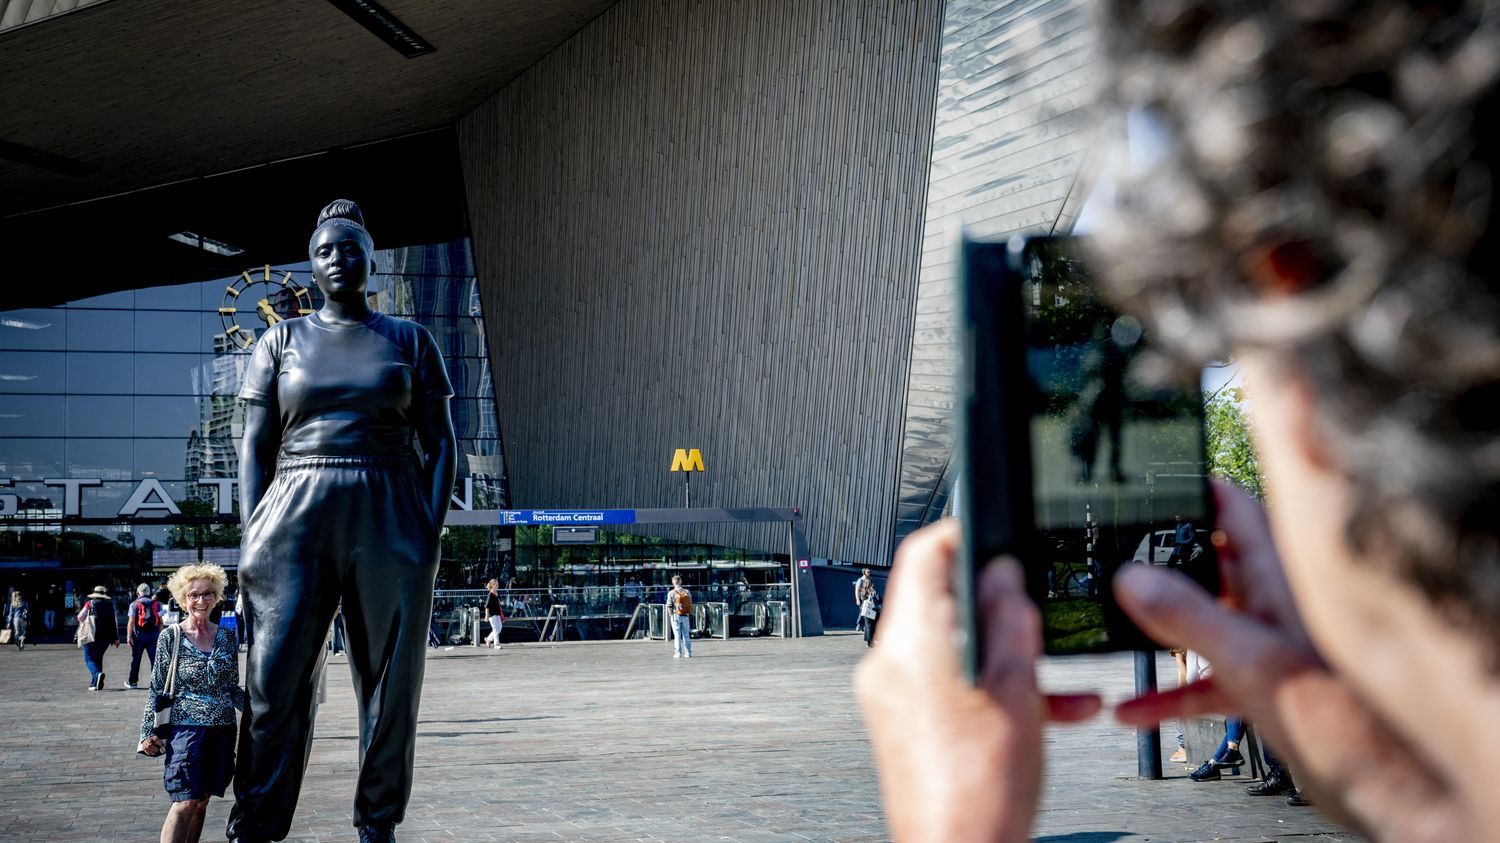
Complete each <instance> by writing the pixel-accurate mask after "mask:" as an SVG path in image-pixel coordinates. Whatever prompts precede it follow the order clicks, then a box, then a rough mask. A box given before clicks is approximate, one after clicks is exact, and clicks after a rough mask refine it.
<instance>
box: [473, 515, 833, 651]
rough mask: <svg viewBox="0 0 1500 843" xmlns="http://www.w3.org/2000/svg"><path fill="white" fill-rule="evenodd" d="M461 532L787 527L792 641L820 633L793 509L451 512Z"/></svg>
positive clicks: (818, 614) (797, 517)
mask: <svg viewBox="0 0 1500 843" xmlns="http://www.w3.org/2000/svg"><path fill="white" fill-rule="evenodd" d="M444 523H445V524H448V525H450V526H455V527H458V526H464V527H469V526H473V527H495V526H506V527H521V526H547V527H582V526H590V525H620V524H726V523H738V524H785V525H786V528H787V550H788V560H789V563H788V564H789V565H790V566H791V569H792V570H791V571H789V572H788V576H787V581H788V582H790V583H791V586H792V637H794V638H801V637H803V636H806V635H822V634H823V616H822V614H821V612H819V610H818V592H817V587H816V586H815V585H814V584H813V577H812V571H811V569H810V568H809V557H808V550H807V537H806V536H805V535H804V534H803V532H802V513H801V511H799V510H798V509H797V508H795V507H791V508H779V507H741V508H736V509H718V508H713V507H692V508H684V509H470V510H450V511H449V512H448V517H447V519H446V520H445V521H444Z"/></svg>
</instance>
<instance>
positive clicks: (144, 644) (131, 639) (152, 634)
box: [125, 583, 162, 691]
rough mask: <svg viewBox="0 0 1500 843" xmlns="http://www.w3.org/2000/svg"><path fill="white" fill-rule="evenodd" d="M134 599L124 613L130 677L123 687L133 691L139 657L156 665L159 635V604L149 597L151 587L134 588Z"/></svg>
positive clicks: (136, 678) (137, 686) (139, 667)
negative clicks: (148, 659)
mask: <svg viewBox="0 0 1500 843" xmlns="http://www.w3.org/2000/svg"><path fill="white" fill-rule="evenodd" d="M135 593H136V598H135V600H134V601H132V602H131V604H130V609H129V610H128V611H126V613H125V643H126V645H128V646H129V647H130V677H129V678H127V679H126V680H125V687H126V688H127V689H129V690H132V691H133V690H135V689H137V688H139V687H140V685H138V684H136V683H137V682H139V681H140V678H141V656H142V655H145V656H148V657H149V658H150V659H151V664H153V665H154V664H156V640H157V637H158V636H160V635H161V627H162V623H161V603H160V602H158V601H157V600H156V598H154V597H152V596H151V586H149V585H146V584H145V583H141V584H140V585H138V586H136V587H135Z"/></svg>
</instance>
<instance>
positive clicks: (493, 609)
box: [484, 580, 505, 650]
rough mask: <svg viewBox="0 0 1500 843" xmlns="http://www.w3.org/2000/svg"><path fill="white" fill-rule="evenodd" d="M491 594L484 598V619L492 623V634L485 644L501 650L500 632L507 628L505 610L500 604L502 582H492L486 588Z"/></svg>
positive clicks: (486, 638) (487, 637)
mask: <svg viewBox="0 0 1500 843" xmlns="http://www.w3.org/2000/svg"><path fill="white" fill-rule="evenodd" d="M485 587H486V588H487V589H489V594H486V595H485V598H484V617H485V620H487V621H489V622H490V634H489V635H488V636H486V637H485V639H484V640H485V643H487V644H489V645H490V647H491V648H493V649H496V650H498V649H500V631H501V630H502V629H503V628H504V627H505V608H504V606H502V605H501V602H500V581H499V580H490V581H489V584H488V585H487V586H485Z"/></svg>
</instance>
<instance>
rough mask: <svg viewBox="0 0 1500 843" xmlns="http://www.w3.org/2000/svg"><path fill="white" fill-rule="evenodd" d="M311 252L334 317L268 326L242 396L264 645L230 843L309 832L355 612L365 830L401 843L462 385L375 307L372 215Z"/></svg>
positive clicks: (254, 659)
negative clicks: (324, 685)
mask: <svg viewBox="0 0 1500 843" xmlns="http://www.w3.org/2000/svg"><path fill="white" fill-rule="evenodd" d="M308 255H309V258H310V259H311V261H312V274H313V279H314V280H315V281H316V282H317V285H318V289H319V290H321V291H322V293H323V299H324V304H323V307H322V309H320V310H319V311H318V312H316V313H314V314H312V315H310V316H307V317H304V318H301V319H289V320H286V321H284V322H279V323H277V324H275V325H273V326H271V327H270V328H269V329H267V330H266V331H265V333H264V334H263V335H262V336H261V337H260V339H259V340H258V341H257V342H256V345H255V352H254V355H253V357H252V359H251V363H250V366H249V368H248V369H247V370H246V372H245V378H244V383H243V386H242V388H241V389H240V398H242V399H244V400H245V402H246V408H245V434H244V439H243V442H242V444H241V447H240V514H241V520H242V522H243V524H244V528H245V532H244V539H243V544H242V551H241V558H240V568H239V576H240V585H241V588H242V589H243V593H244V600H245V613H246V616H247V618H248V621H249V625H250V634H251V636H252V637H251V641H250V650H249V656H248V663H247V669H246V690H247V691H248V695H247V700H246V707H245V713H244V717H243V720H242V722H241V725H240V740H239V763H238V766H237V769H236V772H235V780H234V792H235V803H234V808H233V810H232V811H231V812H230V815H229V826H228V835H229V837H230V839H232V840H281V839H283V838H285V837H286V835H287V833H288V832H289V830H290V828H291V822H292V815H293V813H294V812H295V810H296V807H297V796H298V793H299V791H300V790H301V787H302V776H303V772H304V770H305V768H306V765H307V758H308V753H309V750H310V748H311V742H312V727H313V714H314V711H315V710H316V705H315V703H316V698H315V694H316V689H315V687H314V683H315V677H316V676H317V673H318V669H319V667H320V666H321V664H322V660H323V656H324V653H325V652H326V650H325V648H324V641H325V638H326V636H327V634H328V628H329V624H330V623H331V621H332V619H333V616H334V611H335V609H336V608H337V607H338V606H339V602H340V600H342V601H343V616H344V624H345V630H346V633H347V643H348V658H349V669H350V673H351V674H352V675H353V679H354V692H355V697H356V699H357V700H358V705H359V724H360V734H359V746H360V772H359V781H358V785H357V787H356V790H355V797H354V824H355V826H356V827H358V828H359V833H360V840H362V841H364V840H372V841H378V840H392V839H394V827H395V825H396V824H397V823H399V822H401V820H402V818H403V816H404V814H405V810H406V803H407V800H408V799H409V798H410V796H411V785H412V759H413V745H414V743H415V740H416V728H417V709H418V706H419V704H420V701H421V692H422V674H423V670H424V668H425V659H426V647H427V638H428V630H429V624H430V620H431V616H432V585H433V579H434V577H435V576H436V574H437V565H438V533H439V530H440V529H441V527H442V522H443V518H444V516H445V515H446V513H447V510H448V501H449V495H450V494H451V493H452V488H453V477H454V471H455V461H456V453H455V448H454V434H453V422H452V418H451V416H450V414H449V408H448V399H449V398H450V397H452V395H453V388H452V386H451V385H450V384H449V381H448V375H447V372H446V370H445V368H444V366H443V359H442V356H441V354H439V352H438V348H437V344H436V343H435V342H434V341H433V339H432V336H431V334H429V333H428V332H427V331H426V329H424V328H423V327H422V326H420V325H418V324H416V323H414V322H409V321H406V320H403V319H395V318H392V317H388V316H385V315H382V314H380V313H378V312H376V311H373V310H371V309H370V306H369V303H368V302H367V300H366V296H365V287H366V285H367V283H368V282H369V279H370V273H371V272H372V271H373V269H374V243H373V241H372V240H371V238H370V233H369V231H367V230H366V229H365V226H364V218H363V215H362V214H361V213H360V210H359V208H358V206H356V205H355V204H354V203H353V202H349V201H347V200H342V199H341V200H336V201H334V202H332V203H330V204H329V205H328V207H326V208H324V209H323V212H322V213H321V214H320V215H319V216H318V225H317V228H316V230H315V231H314V232H313V235H312V240H311V242H310V243H309V245H308ZM414 438H415V441H416V443H417V444H419V445H420V450H418V449H417V448H414V447H413V439H414Z"/></svg>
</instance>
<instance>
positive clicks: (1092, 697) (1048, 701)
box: [1042, 694, 1104, 723]
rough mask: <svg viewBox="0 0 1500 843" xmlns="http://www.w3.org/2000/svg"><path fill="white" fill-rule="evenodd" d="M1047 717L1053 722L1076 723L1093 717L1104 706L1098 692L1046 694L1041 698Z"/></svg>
mask: <svg viewBox="0 0 1500 843" xmlns="http://www.w3.org/2000/svg"><path fill="white" fill-rule="evenodd" d="M1042 701H1043V703H1044V704H1045V705H1046V709H1047V711H1046V714H1047V719H1048V720H1050V721H1052V722H1053V723H1078V722H1081V721H1084V720H1087V719H1089V718H1090V717H1093V716H1094V715H1095V714H1098V713H1099V709H1101V708H1103V707H1104V701H1103V700H1101V699H1100V698H1099V695H1098V694H1048V695H1046V696H1045V697H1043V698H1042Z"/></svg>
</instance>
